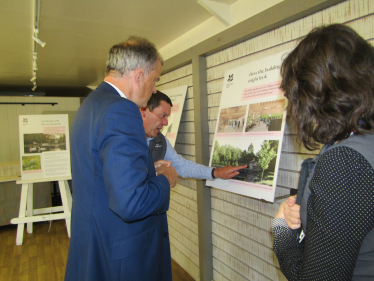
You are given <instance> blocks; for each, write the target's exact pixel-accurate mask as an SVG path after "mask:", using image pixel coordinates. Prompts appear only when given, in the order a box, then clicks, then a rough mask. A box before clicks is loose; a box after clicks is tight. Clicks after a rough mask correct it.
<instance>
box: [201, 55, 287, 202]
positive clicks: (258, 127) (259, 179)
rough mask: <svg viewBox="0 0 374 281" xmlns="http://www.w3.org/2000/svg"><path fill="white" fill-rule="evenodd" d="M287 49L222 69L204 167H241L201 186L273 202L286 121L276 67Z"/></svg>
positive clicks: (278, 72)
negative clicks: (207, 161) (231, 174)
mask: <svg viewBox="0 0 374 281" xmlns="http://www.w3.org/2000/svg"><path fill="white" fill-rule="evenodd" d="M288 52H289V51H286V52H282V53H279V54H276V55H273V56H270V57H267V58H265V59H261V60H258V61H255V62H252V63H250V64H247V65H243V66H241V67H238V68H235V69H232V70H229V71H227V72H226V73H225V78H224V83H223V89H222V96H221V103H220V107H219V113H218V118H217V125H216V130H215V135H214V141H213V147H212V153H211V156H210V166H211V167H217V168H219V167H223V166H227V165H233V166H238V165H247V168H245V169H243V170H241V171H240V174H239V175H238V176H236V177H234V178H232V179H230V180H222V179H216V180H208V181H207V183H206V185H208V186H212V187H215V188H219V189H222V190H226V191H229V192H234V193H238V194H242V195H245V196H249V197H253V198H257V199H263V200H266V201H269V202H274V194H275V187H276V182H277V175H278V167H279V156H280V153H281V148H282V139H283V133H284V127H285V120H286V99H285V97H284V95H283V93H282V92H281V90H280V88H279V86H280V82H281V77H280V67H281V63H282V57H283V56H284V55H285V54H287V53H288Z"/></svg>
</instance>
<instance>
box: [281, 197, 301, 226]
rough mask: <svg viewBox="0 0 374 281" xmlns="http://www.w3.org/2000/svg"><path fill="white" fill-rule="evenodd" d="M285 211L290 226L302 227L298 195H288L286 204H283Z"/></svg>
mask: <svg viewBox="0 0 374 281" xmlns="http://www.w3.org/2000/svg"><path fill="white" fill-rule="evenodd" d="M283 213H284V218H285V219H286V222H287V225H288V227H289V228H291V229H298V228H300V226H301V220H300V205H298V204H296V195H295V196H291V197H288V199H287V200H286V204H284V205H283Z"/></svg>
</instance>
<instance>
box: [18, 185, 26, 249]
mask: <svg viewBox="0 0 374 281" xmlns="http://www.w3.org/2000/svg"><path fill="white" fill-rule="evenodd" d="M28 189H29V184H28V183H24V184H22V187H21V201H20V204H19V214H18V217H19V218H24V217H25V215H26V199H27V191H28ZM24 229H25V224H24V223H19V224H18V226H17V237H16V245H17V246H19V245H22V243H23V231H24Z"/></svg>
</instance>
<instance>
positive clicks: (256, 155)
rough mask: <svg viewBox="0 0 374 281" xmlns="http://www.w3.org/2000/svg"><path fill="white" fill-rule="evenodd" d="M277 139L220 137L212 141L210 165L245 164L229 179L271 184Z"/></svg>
mask: <svg viewBox="0 0 374 281" xmlns="http://www.w3.org/2000/svg"><path fill="white" fill-rule="evenodd" d="M278 145H279V141H278V140H264V139H256V138H251V140H249V139H248V138H230V139H224V138H220V139H219V140H216V141H215V143H214V148H213V149H214V151H213V158H212V163H211V166H212V167H215V168H221V167H223V166H227V165H232V166H238V165H247V168H245V169H243V170H241V171H240V174H239V175H237V176H236V177H234V178H232V179H231V180H239V181H243V182H251V183H256V184H260V185H268V186H273V182H274V174H275V166H276V160H277V152H278Z"/></svg>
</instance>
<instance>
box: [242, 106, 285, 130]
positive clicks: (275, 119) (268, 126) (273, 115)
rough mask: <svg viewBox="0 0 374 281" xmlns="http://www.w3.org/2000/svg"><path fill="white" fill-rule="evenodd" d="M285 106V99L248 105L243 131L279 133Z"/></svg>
mask: <svg viewBox="0 0 374 281" xmlns="http://www.w3.org/2000/svg"><path fill="white" fill-rule="evenodd" d="M285 104H286V100H285V99H278V100H273V101H265V102H260V103H254V104H250V105H249V109H248V115H247V122H246V126H245V131H246V132H266V131H280V130H281V129H282V120H283V114H284V107H285Z"/></svg>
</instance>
